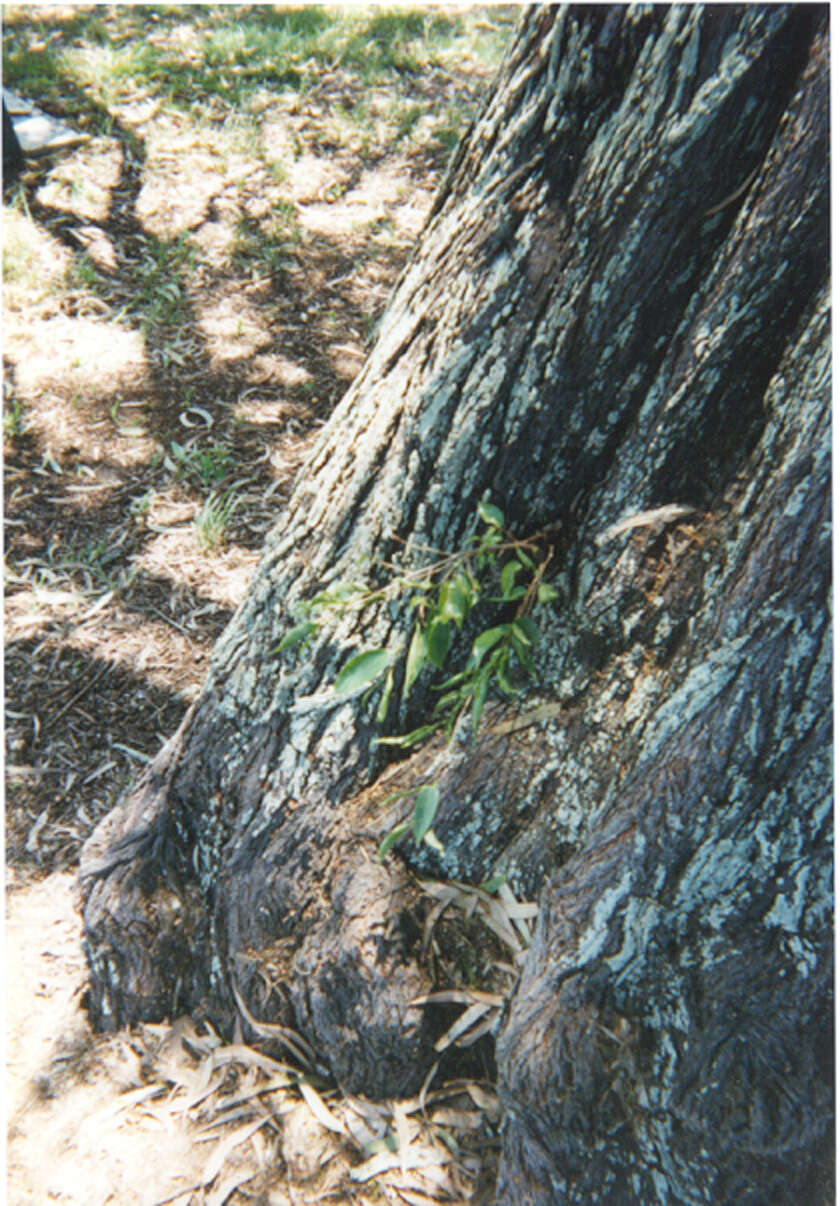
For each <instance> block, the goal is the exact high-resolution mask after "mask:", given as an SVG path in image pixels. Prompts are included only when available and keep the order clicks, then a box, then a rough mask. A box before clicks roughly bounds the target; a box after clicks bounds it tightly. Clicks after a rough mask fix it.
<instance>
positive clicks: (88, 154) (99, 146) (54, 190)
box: [36, 138, 123, 222]
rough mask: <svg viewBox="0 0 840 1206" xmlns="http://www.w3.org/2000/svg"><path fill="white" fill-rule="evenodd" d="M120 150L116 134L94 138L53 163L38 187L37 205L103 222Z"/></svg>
mask: <svg viewBox="0 0 840 1206" xmlns="http://www.w3.org/2000/svg"><path fill="white" fill-rule="evenodd" d="M122 168H123V150H122V146H121V144H120V143H119V142H118V140H117V139H116V138H95V139H93V140H92V141H91V142H89V143H86V144H85V145H84V146H82V147H78V148H77V149H76V150H74V151H72V152H70V153H69V154H68V157H67V158H66V159H63V160H62V161H61V162H60V163H57V164H56V166H55V167H54V168H53V170H52V171H51V172H50V174H49V177H48V179H47V181H46V183H45V184H44V185H43V186H42V187H41V188H39V189H38V192H37V193H36V198H37V200H38V201H39V202H40V204H41V205H48V206H49V207H50V208H51V209H54V210H58V211H63V212H64V213H68V214H74V215H75V216H76V217H77V218H83V219H84V220H85V221H87V222H105V221H107V219H108V215H109V213H110V210H111V191H112V189H114V188H115V187H116V185H117V184H118V183H119V180H120V176H121V174H122Z"/></svg>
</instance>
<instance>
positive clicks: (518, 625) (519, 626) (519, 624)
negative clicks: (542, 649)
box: [513, 616, 540, 645]
mask: <svg viewBox="0 0 840 1206" xmlns="http://www.w3.org/2000/svg"><path fill="white" fill-rule="evenodd" d="M513 627H514V631H515V632H516V634H517V636H518V637H520V639H521V640H523V641H524V642H525V644H526V645H535V644H536V643H537V641H538V640H539V639H540V630H539V628H538V627H537V625H536V624H535V623H534V621H533V620H532V619H531V617H530V616H520V617H519V619H518V620H514V621H513ZM523 634H524V635H523Z"/></svg>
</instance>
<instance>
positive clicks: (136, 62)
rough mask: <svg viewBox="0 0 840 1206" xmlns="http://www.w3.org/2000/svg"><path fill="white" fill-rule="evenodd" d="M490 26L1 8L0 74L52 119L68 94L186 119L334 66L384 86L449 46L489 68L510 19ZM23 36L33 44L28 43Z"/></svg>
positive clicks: (309, 11) (264, 10)
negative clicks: (169, 111)
mask: <svg viewBox="0 0 840 1206" xmlns="http://www.w3.org/2000/svg"><path fill="white" fill-rule="evenodd" d="M493 16H494V20H493V21H492V22H488V21H486V20H484V21H479V20H477V19H476V18H475V17H474V16H473V15H472V14H471V13H470V11H469V10H464V11H463V12H460V13H457V14H454V15H447V14H443V13H436V12H435V11H434V10H424V9H387V8H383V9H379V8H374V7H370V8H355V7H353V8H351V7H338V8H331V7H327V6H323V7H322V6H315V5H309V6H306V7H302V8H276V7H274V6H271V5H243V6H241V7H234V6H224V5H222V6H220V5H206V6H205V5H200V6H180V5H157V6H154V7H147V6H145V5H144V6H133V5H114V6H108V7H107V8H106V7H105V6H99V5H97V6H94V7H92V8H91V9H90V10H88V11H87V12H85V11H82V12H73V11H72V10H70V13H69V14H68V16H67V17H52V18H51V19H50V20H46V19H43V18H40V17H39V16H38V14H37V10H34V11H33V10H27V11H26V13H25V17H24V16H22V15H19V13H18V10H17V9H16V8H14V7H11V6H9V7H7V12H6V14H5V19H4V55H3V68H4V76H5V81H6V83H7V84H10V85H11V86H13V87H14V86H20V87H24V86H25V87H26V90H27V91H28V92H30V93H31V94H32V95H37V96H38V97H39V99H41V100H42V101H44V102H46V103H47V104H52V105H53V106H55V107H57V108H59V109H62V108H66V106H67V103H68V98H67V94H66V85H67V84H68V83H69V84H73V85H75V87H76V89H77V90H78V95H77V96H76V97H75V98H74V103H75V105H76V106H82V107H85V106H87V107H90V104H91V102H93V103H94V104H95V105H99V106H105V107H106V108H107V107H111V106H114V105H116V104H117V102H118V101H120V100H121V99H124V98H126V97H127V96H130V95H131V94H132V93H136V92H137V91H138V90H146V91H147V92H149V93H151V94H152V95H155V96H158V97H160V98H161V99H164V100H166V101H167V102H169V103H171V104H174V105H176V106H180V107H182V108H184V109H185V110H187V111H194V110H195V107H196V105H197V104H198V105H199V106H200V105H201V104H202V103H203V102H205V101H206V100H208V99H210V98H212V97H214V96H216V97H218V98H221V99H223V100H224V101H225V102H227V103H229V104H230V105H233V106H242V105H245V104H247V103H248V102H249V101H250V99H251V98H252V97H253V95H254V93H255V92H256V91H258V90H259V89H260V88H265V87H270V88H272V89H275V90H277V89H280V90H282V89H293V90H300V89H303V88H306V87H310V86H312V85H313V84H315V83H317V82H318V81H319V80H320V79H321V78H322V76H323V73H324V71H325V70H328V69H330V68H332V67H336V66H339V65H340V66H342V67H344V68H349V69H351V70H353V71H354V72H357V73H358V74H359V76H360V77H361V79H362V81H363V82H365V83H368V84H369V83H372V82H377V81H378V82H387V81H388V80H389V79H392V78H393V77H394V75H398V74H406V73H408V74H411V73H415V72H418V71H420V70H426V69H428V68H429V67H432V66H437V65H441V64H442V63H443V62H444V60H445V56H446V54H447V52H449V51H451V50H452V48H453V46H454V45H455V44H456V42H457V43H458V44H459V45H463V46H464V47H465V48H468V49H469V51H470V53H472V54H473V55H475V56H476V57H478V58H479V59H481V60H483V61H488V62H489V61H491V60H493V61H495V59H497V58H498V55H499V52H500V49H501V47H502V46H503V45H504V43H505V42H506V41H507V39H508V37H509V34H510V29H511V25H512V16H511V12H510V10H508V9H507V8H499V9H496V10H493ZM33 30H34V31H37V32H39V33H40V34H41V35H42V37H41V39H38V40H35V41H34V42H33V38H32V37H31V36H29V35H30V34H31V32H32V31H33ZM56 34H58V35H59V36H57V37H56V36H55V35H56Z"/></svg>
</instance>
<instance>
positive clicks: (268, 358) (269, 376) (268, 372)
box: [248, 352, 313, 386]
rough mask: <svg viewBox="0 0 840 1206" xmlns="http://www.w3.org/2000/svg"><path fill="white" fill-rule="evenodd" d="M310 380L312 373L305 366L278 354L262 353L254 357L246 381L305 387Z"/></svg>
mask: <svg viewBox="0 0 840 1206" xmlns="http://www.w3.org/2000/svg"><path fill="white" fill-rule="evenodd" d="M312 379H313V378H312V373H311V372H310V371H309V369H308V368H307V367H306V365H305V364H301V363H300V362H298V361H295V360H290V359H289V358H288V357H287V356H283V355H282V354H281V353H279V352H263V353H261V354H260V355H259V356H255V357H254V359H253V361H252V363H251V364H250V365H249V366H248V380H249V381H257V382H260V383H261V384H262V383H265V384H268V383H269V382H271V383H272V384H275V385H285V386H295V385H306V384H308V382H310V381H312Z"/></svg>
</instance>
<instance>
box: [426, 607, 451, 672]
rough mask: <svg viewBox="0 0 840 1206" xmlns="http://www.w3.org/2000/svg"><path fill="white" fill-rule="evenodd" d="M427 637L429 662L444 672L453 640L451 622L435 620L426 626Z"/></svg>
mask: <svg viewBox="0 0 840 1206" xmlns="http://www.w3.org/2000/svg"><path fill="white" fill-rule="evenodd" d="M425 637H426V653H427V654H428V657H429V661H430V662H433V663H434V664H435V665H436V666H437V668H438V670H442V669H443V664H444V662H445V661H446V654H447V653H448V651H449V643H450V641H451V640H452V629H451V628H450V626H449V621H448V620H440V619H438V618H435V619H434V620H432V621H431V622H430V623H429V624H428V625H427V626H426V632H425Z"/></svg>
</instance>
